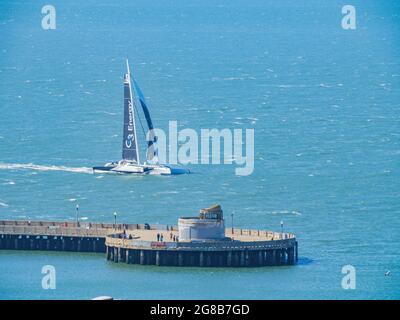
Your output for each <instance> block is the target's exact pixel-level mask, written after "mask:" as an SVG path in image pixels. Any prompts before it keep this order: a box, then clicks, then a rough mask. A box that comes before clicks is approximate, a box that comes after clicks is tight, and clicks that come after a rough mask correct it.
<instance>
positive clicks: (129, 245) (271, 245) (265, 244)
mask: <svg viewBox="0 0 400 320" xmlns="http://www.w3.org/2000/svg"><path fill="white" fill-rule="evenodd" d="M295 242H296V239H295V238H288V239H283V240H265V241H229V240H227V241H215V242H209V241H207V242H158V241H144V240H136V239H127V238H122V239H121V238H116V237H114V235H109V236H107V237H106V245H107V246H110V247H120V248H125V249H154V250H193V251H196V250H201V251H205V250H210V251H224V250H243V249H248V250H260V249H280V248H286V247H288V246H291V245H294V243H295Z"/></svg>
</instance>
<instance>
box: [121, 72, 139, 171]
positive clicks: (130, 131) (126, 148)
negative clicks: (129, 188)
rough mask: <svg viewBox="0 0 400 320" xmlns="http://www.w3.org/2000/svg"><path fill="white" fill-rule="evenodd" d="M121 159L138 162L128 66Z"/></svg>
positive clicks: (125, 81)
mask: <svg viewBox="0 0 400 320" xmlns="http://www.w3.org/2000/svg"><path fill="white" fill-rule="evenodd" d="M122 159H124V160H132V161H135V162H137V163H139V154H138V147H137V141H136V127H135V113H134V106H133V99H132V90H131V82H130V72H129V66H128V73H127V74H125V77H124V131H123V140H122Z"/></svg>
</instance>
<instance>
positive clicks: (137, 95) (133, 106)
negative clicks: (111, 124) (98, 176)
mask: <svg viewBox="0 0 400 320" xmlns="http://www.w3.org/2000/svg"><path fill="white" fill-rule="evenodd" d="M126 68H127V73H126V74H125V75H124V126H123V138H122V160H120V161H115V162H109V163H106V164H105V165H104V166H101V167H93V172H103V173H104V172H109V173H130V174H157V175H174V174H183V173H189V172H190V171H189V170H187V169H184V168H173V167H170V166H168V165H165V164H159V163H158V155H157V146H156V142H157V137H156V136H155V135H154V132H153V129H154V127H153V122H152V120H151V117H150V112H149V109H148V107H147V104H146V100H145V99H144V96H143V93H142V91H141V90H140V88H139V86H138V84H137V82H136V81H135V80H134V79H132V80H133V81H132V82H133V86H132V82H131V72H130V69H129V62H128V60H126ZM132 89H133V90H132ZM132 93H134V94H132ZM137 105H140V106H141V107H142V110H143V114H144V116H145V118H146V122H147V127H148V130H149V136H148V141H147V153H146V161H145V162H144V163H141V162H140V152H139V146H138V139H137V134H136V115H137V117H138V118H139V112H138V110H139V108H137ZM139 121H140V118H139Z"/></svg>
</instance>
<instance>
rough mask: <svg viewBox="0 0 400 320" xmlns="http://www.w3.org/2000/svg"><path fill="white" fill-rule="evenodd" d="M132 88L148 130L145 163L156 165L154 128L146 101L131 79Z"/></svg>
mask: <svg viewBox="0 0 400 320" xmlns="http://www.w3.org/2000/svg"><path fill="white" fill-rule="evenodd" d="M133 87H134V90H135V92H136V96H137V98H138V100H139V103H140V105H141V107H142V109H143V113H144V116H145V118H146V122H147V127H148V129H149V133H148V137H147V153H146V161H147V162H149V163H157V162H158V151H157V146H156V142H157V137H156V136H155V135H154V126H153V122H152V121H151V117H150V112H149V108H148V107H147V105H146V100H145V98H144V95H143V93H142V90H140V87H139V85H138V84H137V82H136V81H135V79H133Z"/></svg>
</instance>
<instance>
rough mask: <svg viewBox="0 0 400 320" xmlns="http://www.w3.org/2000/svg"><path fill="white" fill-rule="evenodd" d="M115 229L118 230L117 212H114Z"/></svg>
mask: <svg viewBox="0 0 400 320" xmlns="http://www.w3.org/2000/svg"><path fill="white" fill-rule="evenodd" d="M114 230H117V213H116V212H114Z"/></svg>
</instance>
